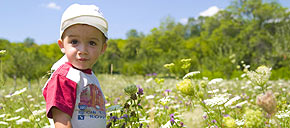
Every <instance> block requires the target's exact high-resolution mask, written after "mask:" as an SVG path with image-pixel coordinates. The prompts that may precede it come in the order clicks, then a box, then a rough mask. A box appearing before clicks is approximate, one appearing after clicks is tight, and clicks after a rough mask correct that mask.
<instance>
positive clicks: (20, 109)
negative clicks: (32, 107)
mask: <svg viewBox="0 0 290 128" xmlns="http://www.w3.org/2000/svg"><path fill="white" fill-rule="evenodd" d="M22 110H24V107H21V108H19V109H17V110H15V112H20V111H22Z"/></svg>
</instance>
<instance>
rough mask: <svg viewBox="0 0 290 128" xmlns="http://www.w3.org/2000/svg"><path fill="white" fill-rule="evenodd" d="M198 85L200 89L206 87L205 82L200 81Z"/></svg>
mask: <svg viewBox="0 0 290 128" xmlns="http://www.w3.org/2000/svg"><path fill="white" fill-rule="evenodd" d="M199 85H200V86H201V87H202V88H206V87H207V82H206V81H204V80H202V81H200V83H199Z"/></svg>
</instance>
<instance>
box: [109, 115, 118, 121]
mask: <svg viewBox="0 0 290 128" xmlns="http://www.w3.org/2000/svg"><path fill="white" fill-rule="evenodd" d="M117 119H118V117H117V116H111V117H110V120H112V121H113V122H116V121H117Z"/></svg>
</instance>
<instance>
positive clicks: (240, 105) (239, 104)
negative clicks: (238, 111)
mask: <svg viewBox="0 0 290 128" xmlns="http://www.w3.org/2000/svg"><path fill="white" fill-rule="evenodd" d="M246 103H248V101H243V102H241V103H238V104H236V106H235V107H237V108H238V107H242V106H243V105H244V104H246Z"/></svg>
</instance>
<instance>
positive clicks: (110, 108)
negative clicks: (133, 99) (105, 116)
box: [107, 105, 122, 112]
mask: <svg viewBox="0 0 290 128" xmlns="http://www.w3.org/2000/svg"><path fill="white" fill-rule="evenodd" d="M121 108H122V107H121V106H120V105H113V106H111V107H108V109H107V110H108V111H109V112H110V111H116V110H120V109H121Z"/></svg>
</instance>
